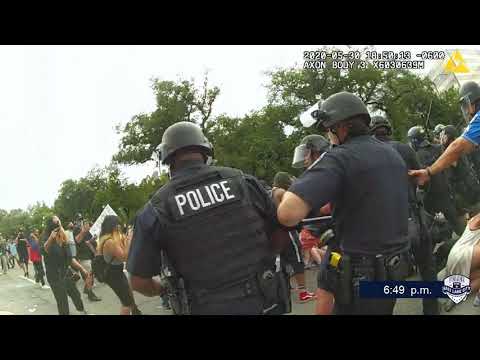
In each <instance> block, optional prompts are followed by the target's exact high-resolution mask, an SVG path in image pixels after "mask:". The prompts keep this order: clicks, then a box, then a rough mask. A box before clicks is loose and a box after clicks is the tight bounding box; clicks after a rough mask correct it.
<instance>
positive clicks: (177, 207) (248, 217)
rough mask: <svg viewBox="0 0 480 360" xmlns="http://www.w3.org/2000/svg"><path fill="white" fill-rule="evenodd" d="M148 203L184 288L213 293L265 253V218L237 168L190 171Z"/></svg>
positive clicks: (252, 269)
mask: <svg viewBox="0 0 480 360" xmlns="http://www.w3.org/2000/svg"><path fill="white" fill-rule="evenodd" d="M151 202H152V205H153V207H154V209H155V210H156V211H157V215H158V218H159V220H160V223H161V226H162V231H163V233H162V234H161V236H162V237H165V239H166V249H165V250H166V253H167V254H168V256H169V259H170V261H171V263H172V265H173V267H174V268H175V270H176V271H177V272H178V274H179V275H180V276H181V277H182V278H183V279H184V280H185V283H186V286H187V288H188V289H189V290H193V291H196V290H214V289H216V288H219V287H224V286H228V284H231V283H235V282H237V281H241V280H243V279H246V278H248V277H250V276H252V275H253V274H255V273H256V272H258V271H259V267H260V264H261V263H262V261H263V260H264V259H265V258H266V257H267V255H268V244H269V240H268V237H267V233H266V231H265V220H264V219H263V218H262V217H261V216H260V215H259V213H258V212H257V210H256V208H255V206H254V204H253V203H252V201H251V199H250V196H249V189H248V188H247V183H246V180H245V178H244V176H243V173H242V172H241V171H239V170H236V169H231V168H222V167H215V166H201V167H198V168H193V169H192V170H190V172H189V173H188V175H187V174H185V175H182V176H179V177H178V178H175V177H174V178H173V179H172V180H171V181H170V182H169V183H168V184H167V185H165V186H164V187H163V188H161V189H160V190H159V191H158V192H157V194H155V196H154V197H153V198H152V200H151Z"/></svg>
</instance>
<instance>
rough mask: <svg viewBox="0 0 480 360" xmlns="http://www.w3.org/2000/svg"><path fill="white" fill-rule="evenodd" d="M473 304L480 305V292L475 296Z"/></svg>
mask: <svg viewBox="0 0 480 360" xmlns="http://www.w3.org/2000/svg"><path fill="white" fill-rule="evenodd" d="M473 306H475V307H476V306H480V294H479V293H477V295H476V296H475V300H473Z"/></svg>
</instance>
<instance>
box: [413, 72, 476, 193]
mask: <svg viewBox="0 0 480 360" xmlns="http://www.w3.org/2000/svg"><path fill="white" fill-rule="evenodd" d="M459 97H460V108H461V110H462V114H463V117H464V119H465V121H466V122H467V123H468V126H467V128H466V129H465V131H464V132H463V134H462V136H460V137H458V138H457V139H455V141H453V142H452V143H451V144H450V145H449V146H448V148H447V149H446V150H445V152H444V153H443V154H442V156H440V158H438V159H437V160H436V161H435V162H434V163H433V164H429V166H428V167H427V168H425V169H421V170H414V171H410V175H411V176H415V177H416V178H417V181H418V183H419V184H420V185H423V184H425V183H426V182H428V181H430V180H431V179H432V176H434V175H437V174H438V173H441V172H442V171H444V170H445V169H447V168H448V167H450V166H452V165H453V164H454V163H455V162H456V161H458V159H460V157H461V156H462V155H466V154H469V153H472V152H473V151H475V150H478V145H479V144H480V86H479V85H478V84H477V83H476V82H474V81H467V82H466V83H464V84H463V85H462V86H461V87H460V91H459Z"/></svg>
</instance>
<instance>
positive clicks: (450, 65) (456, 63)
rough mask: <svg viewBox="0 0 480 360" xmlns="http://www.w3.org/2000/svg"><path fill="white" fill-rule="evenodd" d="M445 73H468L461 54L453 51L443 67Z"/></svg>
mask: <svg viewBox="0 0 480 360" xmlns="http://www.w3.org/2000/svg"><path fill="white" fill-rule="evenodd" d="M444 70H445V72H447V73H456V74H457V73H469V72H470V70H469V69H468V67H467V65H466V64H465V60H464V59H463V56H462V54H460V51H458V50H457V51H454V52H453V54H452V55H451V56H450V58H449V59H448V61H447V63H446V64H445V67H444Z"/></svg>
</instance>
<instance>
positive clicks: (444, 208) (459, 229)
mask: <svg viewBox="0 0 480 360" xmlns="http://www.w3.org/2000/svg"><path fill="white" fill-rule="evenodd" d="M407 138H408V140H409V142H410V146H411V147H412V148H413V150H415V151H416V153H417V157H418V160H419V162H420V165H421V166H422V167H426V166H430V165H431V164H433V163H434V162H435V160H437V159H438V158H439V157H440V155H441V154H442V147H441V145H434V144H431V143H430V142H429V141H428V140H427V136H426V133H425V129H424V128H423V127H422V126H414V127H412V128H410V129H409V130H408V133H407ZM413 171H415V170H413ZM417 171H418V170H417ZM425 191H426V194H425V199H424V204H425V209H426V210H427V212H429V213H430V214H436V213H438V212H441V213H443V215H444V216H445V218H446V219H447V220H448V222H449V224H450V226H451V227H452V229H453V230H454V231H455V233H457V235H461V234H462V233H463V230H464V228H465V226H464V225H462V223H461V222H460V221H459V220H458V218H457V211H456V209H455V206H454V198H453V194H452V191H451V187H450V184H449V182H448V174H446V173H442V174H437V175H436V176H434V177H433V179H432V182H431V184H430V185H429V186H428V187H427V188H426V190H425Z"/></svg>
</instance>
